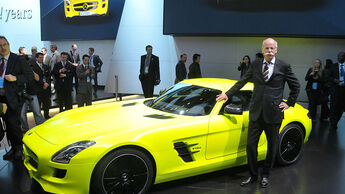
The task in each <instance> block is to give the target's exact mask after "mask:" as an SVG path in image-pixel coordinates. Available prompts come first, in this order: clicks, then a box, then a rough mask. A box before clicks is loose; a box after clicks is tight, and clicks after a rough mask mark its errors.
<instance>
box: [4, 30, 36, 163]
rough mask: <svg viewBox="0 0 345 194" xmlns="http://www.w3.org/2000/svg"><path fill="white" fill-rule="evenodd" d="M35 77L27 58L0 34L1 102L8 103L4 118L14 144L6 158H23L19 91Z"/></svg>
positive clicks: (8, 134) (9, 137) (21, 104)
mask: <svg viewBox="0 0 345 194" xmlns="http://www.w3.org/2000/svg"><path fill="white" fill-rule="evenodd" d="M33 79H34V76H33V73H32V70H31V68H30V66H29V65H28V63H27V61H26V60H25V58H24V57H22V56H18V55H16V54H14V53H12V52H10V43H9V42H8V41H7V39H6V37H4V36H0V102H1V103H6V104H7V105H8V109H7V111H6V113H5V114H4V116H3V120H4V122H5V125H6V130H7V131H6V133H7V138H8V139H9V141H10V142H11V146H12V148H11V150H10V151H9V152H7V153H6V154H5V155H4V156H3V159H4V160H13V159H14V160H20V159H22V150H23V147H22V137H23V134H22V131H21V127H20V111H21V108H22V106H23V100H22V97H21V96H19V93H20V92H21V91H22V90H23V89H24V83H25V82H29V81H31V80H33Z"/></svg>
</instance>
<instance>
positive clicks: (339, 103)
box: [329, 52, 345, 130]
mask: <svg viewBox="0 0 345 194" xmlns="http://www.w3.org/2000/svg"><path fill="white" fill-rule="evenodd" d="M344 69H345V52H340V53H339V54H338V63H335V64H333V65H332V66H331V67H330V69H329V81H330V82H331V83H332V84H331V90H330V94H331V104H330V105H331V115H330V121H331V129H333V130H336V129H338V122H339V120H340V118H341V116H342V115H343V112H344V111H345V102H344V99H345V83H344V76H345V75H344V74H345V73H344Z"/></svg>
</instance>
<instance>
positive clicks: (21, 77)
mask: <svg viewBox="0 0 345 194" xmlns="http://www.w3.org/2000/svg"><path fill="white" fill-rule="evenodd" d="M5 74H6V75H8V74H12V75H14V76H16V77H17V80H16V81H14V82H9V81H7V80H5V81H4V90H5V96H6V99H7V105H8V106H9V108H11V109H14V110H17V109H19V108H21V105H22V104H21V100H20V97H19V95H18V92H20V91H22V90H23V89H24V83H25V82H29V81H32V80H33V79H34V75H33V73H32V69H31V67H30V65H29V64H28V63H27V61H26V59H25V58H24V57H23V56H18V55H16V54H14V53H10V56H9V58H8V61H7V67H6V73H5Z"/></svg>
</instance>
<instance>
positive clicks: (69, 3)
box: [64, 0, 108, 18]
mask: <svg viewBox="0 0 345 194" xmlns="http://www.w3.org/2000/svg"><path fill="white" fill-rule="evenodd" d="M64 7H65V17H66V18H72V17H75V16H98V15H106V14H107V13H108V0H64Z"/></svg>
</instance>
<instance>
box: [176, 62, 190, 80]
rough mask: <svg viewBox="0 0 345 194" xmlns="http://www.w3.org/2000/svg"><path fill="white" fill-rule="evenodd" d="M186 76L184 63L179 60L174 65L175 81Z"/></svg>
mask: <svg viewBox="0 0 345 194" xmlns="http://www.w3.org/2000/svg"><path fill="white" fill-rule="evenodd" d="M186 77H187V70H186V65H185V64H184V63H183V62H182V61H179V62H178V63H177V65H176V79H177V81H182V80H184V79H186Z"/></svg>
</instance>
